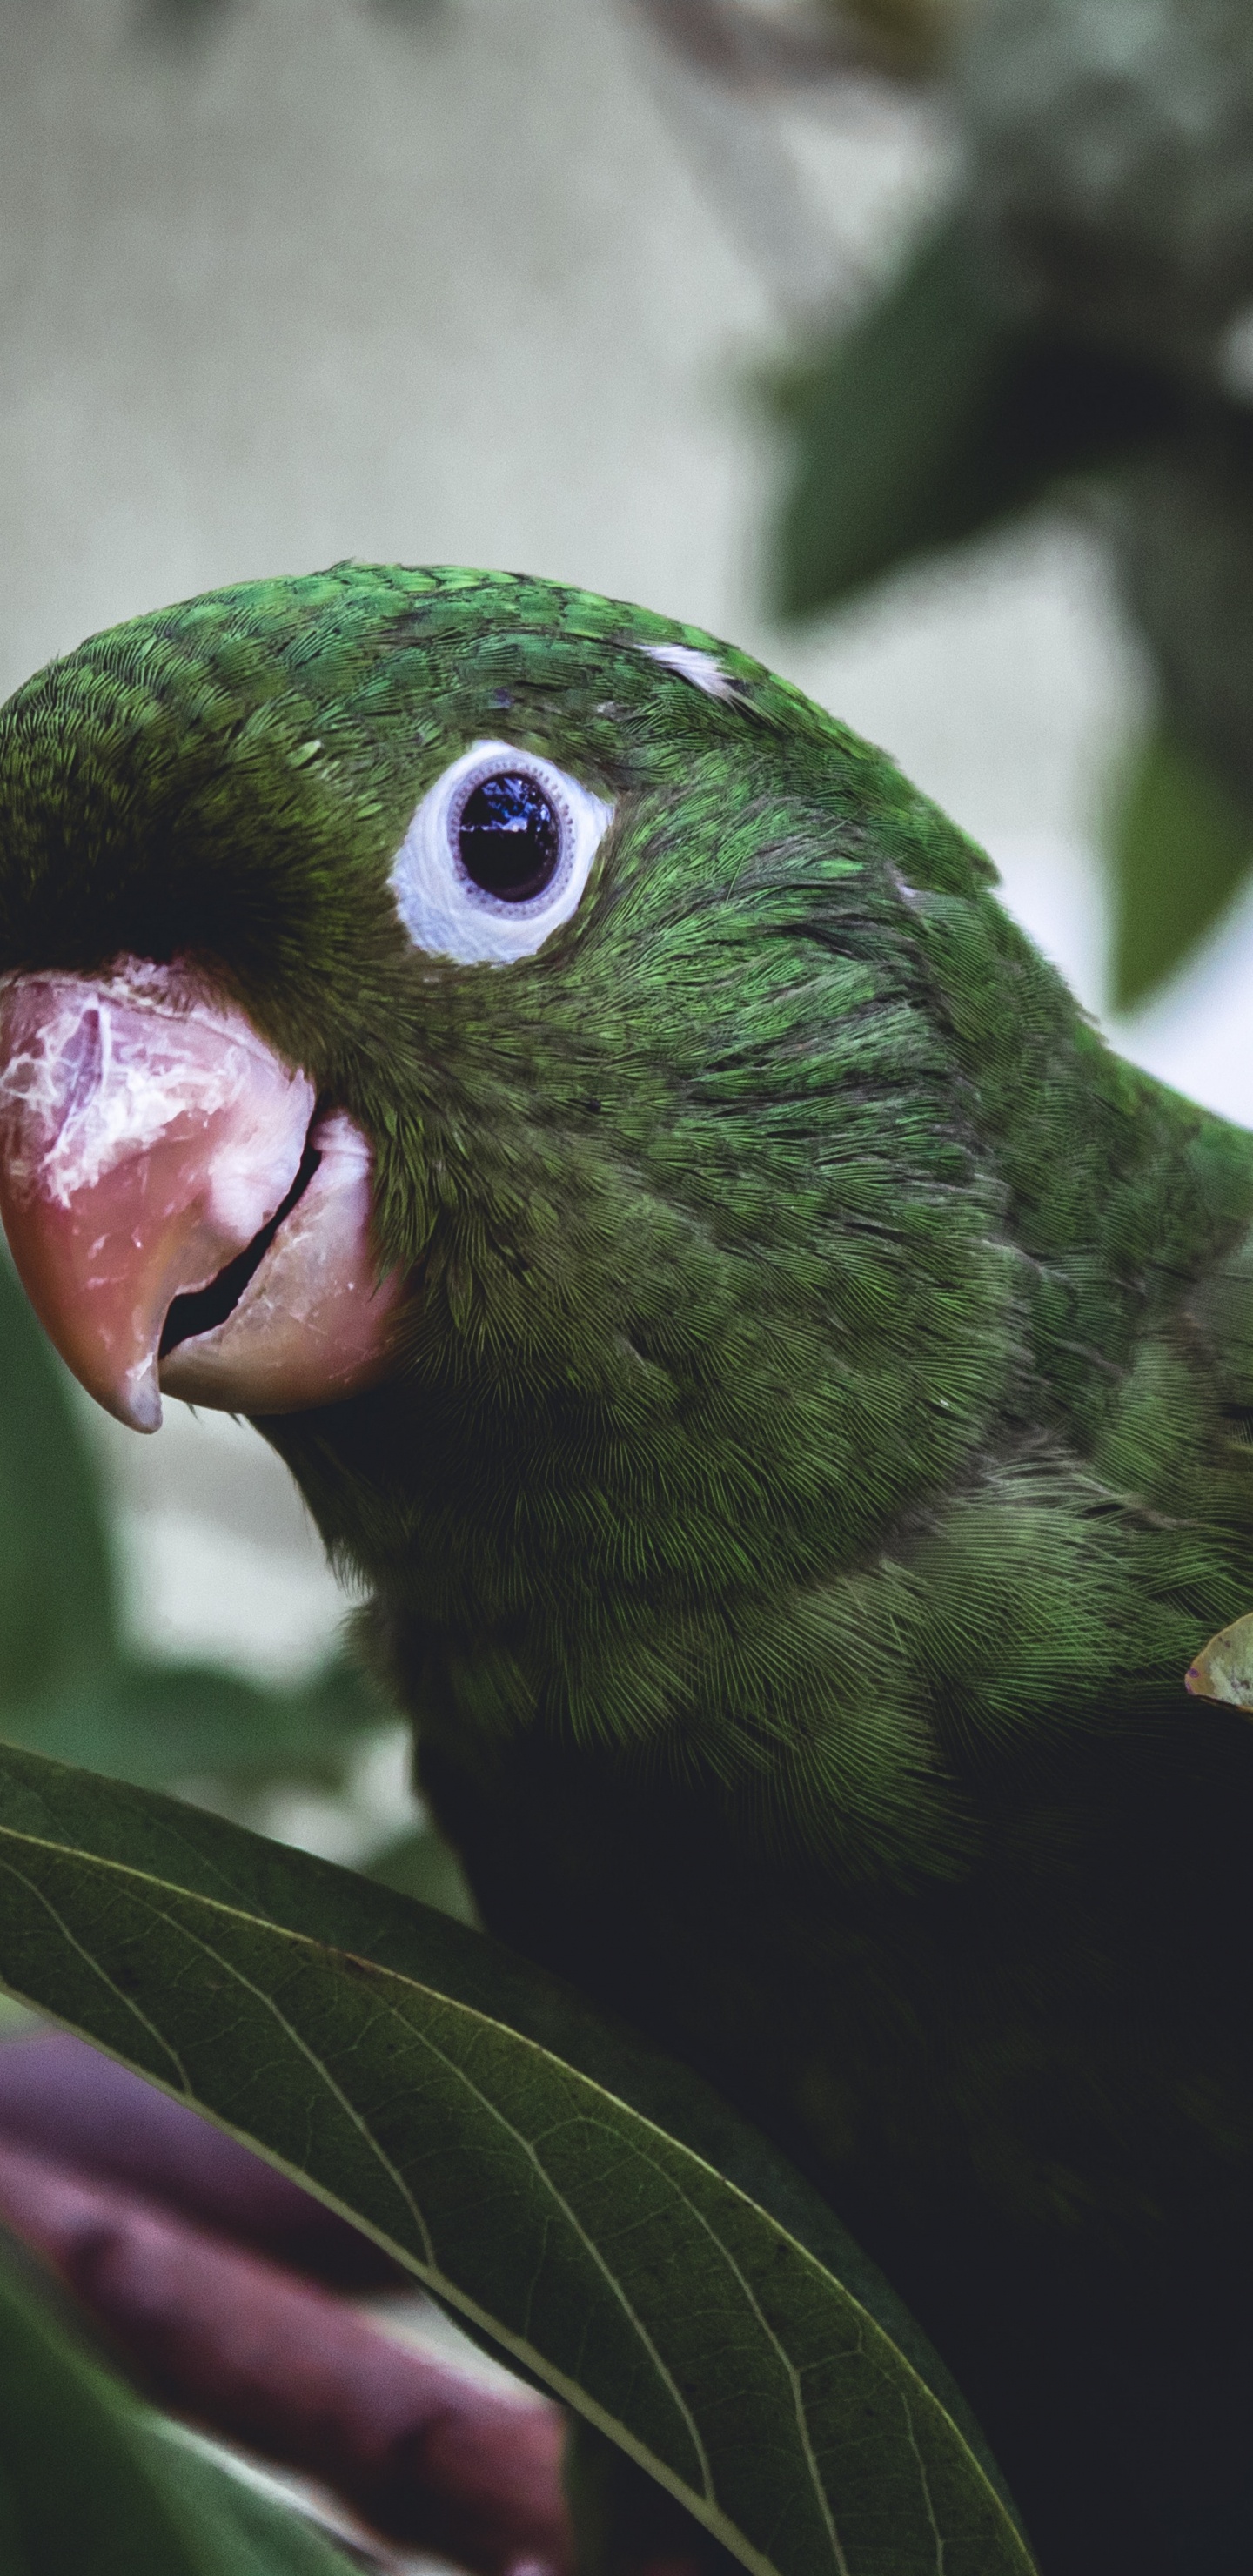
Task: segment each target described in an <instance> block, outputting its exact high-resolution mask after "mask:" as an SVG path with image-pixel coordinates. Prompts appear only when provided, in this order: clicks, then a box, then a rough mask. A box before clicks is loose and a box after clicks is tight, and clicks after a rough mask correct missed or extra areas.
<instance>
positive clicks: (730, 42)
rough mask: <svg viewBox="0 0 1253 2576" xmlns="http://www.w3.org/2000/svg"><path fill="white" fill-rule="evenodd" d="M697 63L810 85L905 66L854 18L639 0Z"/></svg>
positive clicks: (688, 0) (723, 0)
mask: <svg viewBox="0 0 1253 2576" xmlns="http://www.w3.org/2000/svg"><path fill="white" fill-rule="evenodd" d="M636 6H637V8H639V9H640V10H641V11H642V13H643V15H644V16H645V17H646V18H647V19H648V20H649V21H650V23H651V25H652V27H653V28H654V30H655V32H656V34H657V35H659V36H660V37H661V38H662V39H663V41H664V42H665V43H666V44H667V45H669V46H670V48H671V50H672V52H674V53H678V54H681V55H682V56H683V58H684V60H685V61H686V62H688V63H690V64H691V66H692V67H693V69H694V70H696V71H701V72H708V73H710V74H711V75H712V76H713V77H714V78H715V79H716V80H720V81H725V82H727V83H729V84H730V85H732V86H733V87H734V88H737V89H759V88H769V89H809V88H813V87H815V86H816V85H817V84H818V83H821V82H824V81H831V80H837V79H839V78H840V77H841V76H842V75H843V74H844V73H846V72H851V71H889V72H896V71H899V70H900V68H901V66H900V62H899V58H898V55H897V54H896V53H895V52H893V51H892V50H891V49H890V48H889V47H888V46H887V45H886V44H884V45H877V44H876V42H875V39H874V36H873V34H872V32H871V30H870V29H869V28H868V27H865V26H857V25H855V24H854V23H853V21H852V20H851V19H834V18H833V19H832V20H831V21H830V22H829V23H827V24H824V23H821V22H820V21H818V20H816V19H814V18H812V17H809V16H804V17H802V16H801V15H800V14H799V13H798V14H797V16H796V17H795V18H793V19H788V18H778V17H766V16H765V15H763V13H762V12H761V11H760V10H759V9H754V8H751V7H747V8H746V7H745V6H744V5H743V0H636Z"/></svg>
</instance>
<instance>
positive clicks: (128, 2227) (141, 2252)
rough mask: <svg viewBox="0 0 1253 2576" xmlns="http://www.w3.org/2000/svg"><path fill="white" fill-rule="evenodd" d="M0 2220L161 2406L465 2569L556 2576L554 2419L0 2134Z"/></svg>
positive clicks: (560, 2566)
mask: <svg viewBox="0 0 1253 2576" xmlns="http://www.w3.org/2000/svg"><path fill="white" fill-rule="evenodd" d="M0 2221H3V2222H4V2223H5V2224H7V2225H8V2226H9V2227H10V2228H11V2229H12V2230H13V2233H14V2234H15V2235H17V2236H19V2237H21V2238H22V2239H23V2240H24V2242H25V2243H26V2244H27V2245H29V2246H30V2247H31V2248H32V2249H33V2250H34V2251H35V2252H36V2253H38V2254H41V2255H42V2256H43V2257H44V2259H45V2260H46V2261H47V2262H49V2263H50V2264H52V2266H53V2267H54V2268H55V2270H56V2271H57V2272H58V2273H59V2274H60V2276H61V2278H62V2280H63V2281H64V2282H65V2283H66V2285H67V2287H68V2288H69V2289H70V2290H71V2291H72V2292H73V2293H74V2294H75V2296H76V2297H77V2298H79V2299H80V2300H81V2301H82V2303H83V2305H84V2307H85V2308H87V2309H88V2310H89V2311H90V2312H91V2314H92V2315H93V2316H94V2317H95V2318H96V2319H97V2320H98V2321H99V2323H100V2324H101V2325H102V2326H103V2327H104V2328H105V2329H106V2331H107V2333H108V2334H109V2336H110V2337H111V2338H112V2340H113V2342H114V2343H115V2345H116V2346H118V2347H120V2349H121V2351H122V2353H123V2354H124V2355H125V2356H126V2358H127V2359H128V2360H129V2361H130V2362H131V2364H132V2365H133V2366H134V2367H135V2368H136V2369H137V2370H138V2371H139V2372H140V2374H141V2375H142V2378H143V2380H144V2381H145V2382H146V2384H147V2386H148V2388H149V2389H150V2391H151V2392H152V2394H153V2395H154V2396H155V2397H156V2398H158V2399H159V2401H160V2402H161V2403H162V2404H164V2405H165V2406H167V2407H169V2408H171V2409H172V2410H173V2411H174V2412H176V2413H178V2414H181V2415H185V2416H187V2417H189V2418H191V2419H192V2420H193V2421H194V2422H196V2423H197V2424H199V2425H201V2426H203V2427H205V2428H207V2429H208V2430H210V2431H212V2432H215V2433H219V2434H222V2435H225V2436H226V2437H227V2438H228V2439H230V2440H234V2441H237V2442H242V2443H244V2444H246V2445H247V2446H248V2447H249V2448H250V2449H252V2450H255V2451H260V2452H262V2453H263V2454H264V2455H265V2456H267V2457H268V2458H270V2459H272V2460H275V2461H279V2462H282V2463H283V2464H284V2465H285V2466H287V2467H289V2468H295V2469H299V2470H301V2471H303V2472H304V2473H305V2474H306V2475H309V2476H312V2477H314V2478H317V2479H319V2480H321V2481H322V2482H323V2483H324V2484H325V2485H326V2486H329V2487H330V2488H331V2489H332V2490H333V2491H334V2492H335V2493H336V2494H338V2495H340V2496H342V2497H343V2498H344V2499H345V2500H346V2502H347V2503H348V2504H350V2505H351V2506H352V2507H353V2509H354V2511H355V2512H357V2513H358V2514H360V2515H361V2516H362V2518H363V2519H364V2520H365V2521H366V2522H368V2523H370V2524H372V2525H373V2526H374V2528H375V2529H376V2530H378V2531H380V2532H383V2533H385V2534H387V2535H388V2536H389V2537H390V2538H392V2539H394V2540H399V2541H402V2542H404V2543H406V2544H408V2545H409V2546H410V2547H419V2548H422V2549H428V2550H432V2551H435V2552H437V2553H439V2554H440V2555H442V2556H445V2557H449V2558H453V2559H455V2560H457V2561H459V2563H460V2564H461V2565H463V2566H464V2567H467V2568H469V2569H472V2570H474V2571H475V2572H476V2576H509V2571H511V2570H512V2571H518V2570H519V2569H520V2568H521V2567H522V2566H524V2565H525V2566H526V2567H527V2568H528V2569H529V2570H531V2571H533V2576H569V2571H570V2566H571V2558H572V2543H571V2536H570V2530H569V2524H568V2518H567V2513H566V2506H565V2501H564V2496H563V2493H562V2486H561V2471H560V2462H561V2449H562V2439H563V2419H562V2416H561V2413H560V2410H559V2409H558V2408H557V2407H556V2406H553V2405H550V2404H549V2403H548V2402H547V2401H546V2400H545V2399H543V2398H540V2397H536V2396H533V2395H532V2394H531V2393H530V2392H529V2391H528V2390H525V2389H523V2388H521V2387H519V2389H518V2391H517V2393H516V2395H514V2394H513V2393H510V2394H507V2395H506V2394H499V2395H498V2394H497V2393H496V2391H495V2390H493V2389H490V2388H487V2387H484V2386H483V2385H481V2384H480V2383H479V2382H478V2381H477V2380H475V2379H472V2378H470V2377H468V2376H467V2375H466V2374H465V2373H464V2372H461V2371H457V2370H454V2369H450V2367H449V2366H448V2364H447V2363H446V2362H444V2361H442V2360H440V2359H438V2358H437V2357H436V2356H434V2355H427V2354H424V2353H422V2352H419V2351H415V2350H414V2349H413V2348H412V2347H411V2346H408V2345H405V2344H402V2343H400V2342H399V2341H397V2340H396V2339H395V2338H394V2337H393V2336H391V2335H389V2334H387V2333H385V2332H383V2331H382V2330H380V2328H378V2327H377V2326H375V2325H373V2324H371V2323H370V2321H369V2320H368V2319H367V2318H364V2317H362V2316H360V2315H359V2314H358V2313H357V2312H356V2311H355V2310H354V2309H353V2308H352V2307H351V2306H349V2305H348V2304H347V2303H346V2302H345V2301H344V2300H343V2299H341V2298H337V2297H336V2296H334V2295H333V2294H332V2293H330V2292H328V2291H326V2290H324V2289H320V2288H318V2287H315V2285H314V2284H313V2283H312V2282H309V2281H304V2280H300V2279H298V2278H297V2277H296V2276H295V2275H294V2274H293V2273H291V2272H287V2271H285V2270H283V2269H282V2268H281V2267H280V2266H279V2265H278V2264H276V2263H273V2262H271V2261H269V2260H267V2259H266V2257H264V2256H262V2255H259V2254H255V2253H251V2252H245V2251H244V2250H243V2249H242V2248H240V2247H239V2246H238V2245H233V2244H230V2243H228V2242H226V2241H225V2240H224V2239H223V2238H222V2237H220V2236H215V2235H213V2234H211V2233H210V2232H209V2230H208V2229H206V2228H204V2227H200V2226H197V2225H195V2224H193V2223H192V2222H190V2221H189V2220H187V2219H186V2218H184V2217H180V2216H178V2215H177V2214H175V2212H173V2211H172V2210H171V2209H169V2208H168V2207H166V2208H159V2207H155V2206H154V2205H153V2204H152V2203H151V2202H150V2201H147V2200H145V2199H143V2198H141V2197H140V2196H139V2194H138V2193H136V2192H134V2191H132V2190H128V2189H125V2188H122V2187H121V2186H119V2185H118V2184H116V2183H113V2182H103V2181H101V2180H100V2179H99V2178H98V2177H97V2176H95V2175H92V2174H90V2173H85V2172H81V2171H75V2170H74V2169H73V2168H72V2167H70V2166H68V2165H66V2164H64V2163H58V2162H56V2161H54V2160H53V2159H52V2158H50V2157H49V2156H47V2155H41V2154H37V2153H34V2152H32V2151H31V2149H29V2148H28V2147H19V2146H15V2145H14V2144H12V2142H11V2141H7V2140H0Z"/></svg>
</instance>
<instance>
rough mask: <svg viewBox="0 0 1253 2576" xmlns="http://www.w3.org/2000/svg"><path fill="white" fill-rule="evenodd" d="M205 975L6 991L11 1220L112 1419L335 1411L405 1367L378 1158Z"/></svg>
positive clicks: (7, 1213) (0, 1028)
mask: <svg viewBox="0 0 1253 2576" xmlns="http://www.w3.org/2000/svg"><path fill="white" fill-rule="evenodd" d="M315 1109H316V1099H315V1094H314V1089H313V1085H312V1084H311V1083H310V1082H309V1080H308V1078H307V1076H306V1075H305V1074H303V1073H301V1072H299V1071H294V1070H293V1069H292V1067H291V1066H290V1065H287V1064H284V1063H283V1061H282V1059H281V1058H280V1057H279V1056H277V1055H276V1054H275V1053H274V1051H273V1049H272V1048H270V1047H269V1046H267V1045H266V1043H265V1041H264V1040H263V1039H262V1038H261V1037H259V1036H258V1034H257V1032H256V1030H255V1029H254V1028H253V1027H252V1025H251V1022H250V1021H249V1020H247V1019H246V1018H245V1017H244V1015H243V1013H242V1012H240V1011H237V1010H234V1009H232V1008H231V1007H229V1006H228V1005H225V1004H224V1003H222V1002H221V1001H220V1000H219V999H218V998H217V997H216V996H215V995H213V994H212V993H211V992H210V991H209V990H208V988H207V987H206V986H205V984H204V983H203V982H201V981H200V980H199V979H198V978H197V977H196V976H195V975H194V974H192V973H191V972H190V971H189V970H188V969H186V968H184V967H181V966H155V965H150V964H147V963H146V962H144V961H143V960H141V959H136V958H122V959H119V960H118V962H117V964H116V965H115V966H114V968H113V969H112V970H111V971H110V972H109V973H108V974H106V975H104V976H99V977H87V976H82V975H70V974H37V973H36V974H27V975H15V976H11V977H9V978H8V979H7V980H6V982H5V984H4V986H3V988H0V1216H2V1217H3V1221H4V1229H5V1232H6V1234H7V1236H8V1239H9V1245H10V1248H11V1250H12V1254H13V1259H14V1263H15V1265H16V1268H17V1271H18V1275H19V1277H20V1278H21V1280H22V1283H23V1286H24V1287H25V1289H26V1292H27V1294H28V1296H29V1297H30V1300H31V1303H32V1305H33V1306H34V1308H35V1311H36V1313H37V1315H38V1316H39V1318H40V1320H41V1322H42V1323H43V1325H44V1327H45V1329H46V1331H47V1332H48V1334H49V1336H50V1338H51V1340H52V1341H53V1342H55V1344H56V1347H57V1349H58V1350H59V1351H60V1353H61V1355H62V1358H63V1359H65V1360H66V1361H67V1362H68V1364H69V1366H70V1367H71V1368H72V1369H73V1371H74V1373H75V1375H76V1376H77V1377H78V1378H80V1379H81V1381H82V1383H83V1385H84V1386H85V1387H86V1388H87V1390H88V1392H89V1393H90V1394H91V1395H94V1396H95V1397H96V1399H97V1401H98V1402H99V1403H101V1404H103V1405H104V1406H105V1407H106V1409H107V1410H108V1411H109V1412H110V1413H114V1414H116V1415H117V1416H118V1417H119V1419H120V1420H121V1421H123V1422H128V1423H130V1424H131V1425H132V1426H133V1428H134V1429H135V1430H137V1431H155V1430H156V1429H157V1427H158V1425H159V1423H160V1420H161V1390H162V1389H165V1390H166V1391H167V1392H168V1393H169V1394H171V1395H177V1396H183V1397H186V1398H187V1399H188V1400H189V1401H192V1402H195V1403H199V1404H206V1405H213V1406H218V1407H220V1408H222V1409H223V1410H226V1411H230V1412H244V1413H286V1412H294V1411H298V1410H302V1409H303V1408H304V1407H306V1406H309V1405H317V1404H326V1403H331V1402H334V1401H335V1400H336V1399H337V1398H339V1397H341V1396H345V1395H351V1394H353V1393H355V1392H356V1391H357V1390H358V1389H360V1388H362V1387H364V1386H368V1385H371V1384H373V1383H374V1382H375V1381H377V1380H378V1379H379V1378H381V1377H383V1376H385V1375H386V1374H387V1371H388V1368H389V1366H390V1365H391V1359H392V1351H391V1325H392V1322H393V1318H394V1314H395V1309H396V1306H397V1304H398V1302H399V1296H400V1287H401V1283H400V1281H399V1279H398V1277H397V1276H396V1274H394V1273H393V1274H392V1275H391V1276H390V1277H389V1278H388V1279H386V1280H384V1281H383V1282H382V1283H381V1284H380V1283H379V1281H378V1279H377V1276H376V1265H375V1261H374V1257H373V1254H372V1250H371V1246H370V1239H369V1234H370V1207H371V1183H372V1170H373V1164H372V1154H371V1149H370V1146H369V1143H368V1140H367V1139H366V1137H365V1136H364V1135H363V1134H362V1132H361V1130H360V1129H359V1128H358V1127H357V1126H355V1125H354V1123H353V1121H352V1120H351V1119H350V1118H349V1117H348V1116H347V1115H346V1113H345V1112H344V1111H342V1110H334V1111H331V1112H329V1113H326V1114H324V1115H321V1116H316V1115H315Z"/></svg>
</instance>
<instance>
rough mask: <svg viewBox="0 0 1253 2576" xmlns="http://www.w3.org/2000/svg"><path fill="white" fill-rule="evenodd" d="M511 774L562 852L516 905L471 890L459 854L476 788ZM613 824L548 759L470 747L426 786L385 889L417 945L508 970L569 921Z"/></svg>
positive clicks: (501, 746) (506, 745)
mask: <svg viewBox="0 0 1253 2576" xmlns="http://www.w3.org/2000/svg"><path fill="white" fill-rule="evenodd" d="M502 771H508V772H509V774H510V775H511V776H515V777H516V776H522V777H524V778H529V779H533V780H534V782H535V785H536V786H537V787H538V788H539V789H540V790H541V792H542V794H543V795H544V797H545V798H546V800H547V802H548V804H549V806H550V808H551V810H552V813H553V816H554V817H555V820H556V824H557V830H558V835H559V849H558V854H557V859H556V864H555V866H554V869H553V873H552V876H551V878H550V879H549V882H548V883H547V885H545V886H544V887H543V889H542V891H541V892H540V893H538V894H534V895H530V896H528V897H526V898H525V899H524V900H522V901H516V900H511V899H510V898H508V897H507V896H502V895H499V894H494V893H492V892H491V891H490V889H488V888H487V887H485V886H481V885H477V884H476V883H475V881H474V879H473V877H472V876H471V875H470V874H469V871H468V870H467V868H466V866H465V864H464V862H463V860H462V858H461V854H460V850H459V846H458V842H459V835H460V828H461V818H462V815H463V814H464V812H465V809H466V806H467V805H468V804H469V801H470V798H471V797H472V796H473V794H474V791H475V789H476V787H481V786H483V785H484V783H485V782H486V781H487V780H488V779H489V778H494V777H497V776H499V775H500V773H501V772H502ZM612 820H613V807H612V805H606V804H604V803H602V801H601V798H600V797H599V796H593V795H592V793H591V790H590V788H587V787H580V785H579V783H578V780H577V779H575V778H569V777H567V775H566V772H565V771H564V769H557V768H555V767H554V765H553V763H552V761H551V760H541V759H540V758H539V756H538V754H537V753H535V752H533V751H519V750H518V748H517V746H516V744H514V743H511V742H476V743H473V744H472V745H471V748H470V749H469V751H467V752H463V754H462V756H461V758H460V760H454V762H453V763H452V766H451V768H450V769H446V770H445V771H444V772H443V774H442V776H441V777H439V778H437V779H436V781H435V784H434V786H433V787H431V788H428V790H427V792H426V795H425V796H424V797H423V799H422V802H421V804H420V805H419V807H418V810H417V813H416V814H415V815H414V818H413V821H412V822H411V824H410V826H409V829H408V831H407V832H406V834H405V837H404V839H403V841H402V842H401V844H400V848H399V850H398V851H397V853H396V858H395V861H394V863H393V866H392V872H391V876H390V878H389V879H388V883H389V884H390V886H391V889H392V892H393V894H394V896H395V898H396V909H397V911H398V912H399V914H400V918H401V920H402V921H403V923H404V925H405V928H406V930H407V931H408V933H409V936H410V938H411V939H412V941H413V942H414V945H415V947H417V948H424V949H426V951H427V953H428V954H429V955H430V956H432V957H451V958H453V959H455V961H456V963H457V964H458V965H461V966H477V965H490V966H508V965H511V964H512V962H513V960H514V958H516V957H530V956H533V955H534V953H535V950H536V949H537V948H540V947H542V946H543V943H544V941H545V940H546V939H547V938H549V937H550V935H551V933H552V932H553V931H554V930H556V929H558V928H559V927H560V924H561V923H562V922H563V921H568V920H569V919H570V915H571V913H572V912H573V911H574V910H575V908H576V906H577V904H578V902H579V899H580V897H581V895H582V892H583V888H584V886H585V885H586V884H587V880H588V874H589V871H590V869H591V864H592V861H593V859H594V858H595V856H596V852H597V849H598V848H599V845H600V843H601V841H602V840H603V838H604V835H605V831H606V829H607V827H608V825H609V824H610V823H611V822H612Z"/></svg>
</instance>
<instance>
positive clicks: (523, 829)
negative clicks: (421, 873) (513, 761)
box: [457, 769, 561, 903]
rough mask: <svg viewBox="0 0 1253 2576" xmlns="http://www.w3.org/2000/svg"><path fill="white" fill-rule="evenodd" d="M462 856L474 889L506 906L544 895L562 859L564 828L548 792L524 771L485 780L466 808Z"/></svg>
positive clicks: (460, 831) (503, 772) (461, 829)
mask: <svg viewBox="0 0 1253 2576" xmlns="http://www.w3.org/2000/svg"><path fill="white" fill-rule="evenodd" d="M457 853H458V856H459V858H460V860H461V864H462V867H463V868H464V869H465V872H466V875H467V876H468V878H469V879H470V883H471V885H476V886H481V888H482V890H483V892H484V894H494V895H498V896H499V898H500V900H501V902H502V903H526V902H527V901H528V900H529V898H530V897H531V896H532V895H536V894H542V893H543V891H544V888H545V886H547V885H551V884H552V881H553V878H554V877H555V875H556V873H557V863H558V861H559V859H560V857H561V825H560V823H559V822H558V820H557V816H556V813H555V812H554V809H553V807H552V805H551V804H550V803H549V800H548V798H547V796H546V795H545V794H544V790H543V788H542V787H541V786H540V785H539V784H538V782H537V781H536V780H535V779H534V778H528V777H527V775H526V772H525V770H520V769H502V770H499V771H498V772H497V774H496V776H495V777H494V778H481V779H480V780H479V783H478V786H477V787H474V788H471V791H470V794H469V795H468V796H467V798H466V801H465V803H464V805H463V806H462V808H461V821H460V823H459V824H458V826H457Z"/></svg>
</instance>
